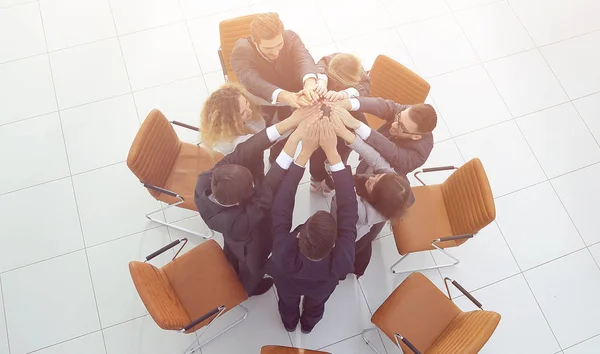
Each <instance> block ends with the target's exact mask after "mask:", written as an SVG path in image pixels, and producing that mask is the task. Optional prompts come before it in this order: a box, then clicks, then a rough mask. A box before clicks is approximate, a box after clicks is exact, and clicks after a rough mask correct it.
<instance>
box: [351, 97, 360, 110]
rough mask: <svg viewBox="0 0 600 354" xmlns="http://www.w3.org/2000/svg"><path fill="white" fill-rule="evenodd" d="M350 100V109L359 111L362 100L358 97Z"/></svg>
mask: <svg viewBox="0 0 600 354" xmlns="http://www.w3.org/2000/svg"><path fill="white" fill-rule="evenodd" d="M348 101H350V105H351V107H350V111H358V110H359V109H360V101H359V100H358V98H351V99H349V100H348Z"/></svg>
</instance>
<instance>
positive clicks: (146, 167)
mask: <svg viewBox="0 0 600 354" xmlns="http://www.w3.org/2000/svg"><path fill="white" fill-rule="evenodd" d="M171 124H175V125H179V126H182V127H184V128H188V129H192V130H196V131H197V130H198V128H195V127H192V126H190V125H187V124H184V123H180V122H176V121H173V122H169V121H168V120H167V118H165V116H164V115H163V114H162V113H161V112H160V111H159V110H157V109H155V110H152V112H150V114H148V117H147V118H146V120H145V121H144V123H143V124H142V126H141V127H140V130H139V131H138V133H137V135H136V137H135V139H134V140H133V144H132V145H131V148H130V149H129V155H128V156H127V166H128V167H129V169H130V170H131V172H133V174H134V175H136V177H137V178H138V179H139V180H140V182H141V183H142V184H143V185H144V187H146V188H147V189H148V192H150V194H151V195H152V196H153V197H154V198H155V199H156V200H159V201H161V202H164V203H166V204H168V205H167V206H166V207H163V208H160V209H158V210H155V211H153V212H151V213H148V214H147V215H146V217H147V218H148V219H150V220H152V221H154V222H157V223H159V224H162V225H165V226H168V227H172V228H175V229H178V230H181V231H184V232H187V233H190V234H193V235H196V236H200V237H203V238H210V237H212V235H213V234H214V233H213V231H212V230H211V231H210V233H211V234H210V235H208V236H207V235H202V234H199V233H197V232H195V231H191V230H188V229H185V228H183V227H180V226H177V225H173V224H171V223H168V222H165V221H163V220H160V219H156V218H153V217H152V214H155V213H157V212H160V211H163V210H166V209H168V208H172V207H179V208H185V209H189V210H193V211H198V210H197V208H196V205H195V204H194V189H195V188H196V181H197V179H198V175H200V174H201V173H202V172H204V171H208V170H210V169H211V168H213V167H214V165H215V164H216V163H217V162H218V161H219V160H221V159H222V158H223V155H221V154H215V155H214V156H212V155H210V154H209V153H208V152H207V151H206V150H204V149H203V148H201V147H200V146H198V145H196V144H190V143H185V142H183V141H181V140H179V138H178V137H177V133H175V130H174V129H173V127H172V126H171Z"/></svg>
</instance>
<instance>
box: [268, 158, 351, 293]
mask: <svg viewBox="0 0 600 354" xmlns="http://www.w3.org/2000/svg"><path fill="white" fill-rule="evenodd" d="M303 174H304V168H301V167H298V166H297V165H295V164H292V166H291V167H290V169H289V172H288V173H287V175H286V176H285V177H284V178H283V182H282V184H281V187H280V188H279V190H278V191H277V194H276V195H275V201H274V202H273V209H272V211H271V213H272V215H273V254H272V256H271V258H270V259H269V262H268V264H267V272H268V273H269V274H271V275H273V276H274V277H275V278H283V279H284V283H285V284H286V286H287V287H290V288H291V289H288V290H292V291H294V292H298V293H303V289H307V288H311V287H316V286H320V285H327V286H326V287H327V288H329V287H328V285H329V284H331V283H334V284H337V282H338V280H339V278H340V277H341V276H343V275H345V274H348V273H351V272H353V271H354V253H355V252H354V251H355V247H354V242H355V240H356V222H357V221H358V205H357V201H356V193H355V192H354V180H353V177H352V170H351V169H350V167H348V166H346V168H345V169H344V170H342V171H337V172H333V173H332V175H333V180H334V182H335V190H336V195H337V196H338V209H337V226H338V230H337V231H338V235H337V240H336V243H335V247H334V248H333V249H332V251H331V253H330V254H329V255H328V256H327V257H325V258H324V259H322V260H320V261H318V262H315V261H311V260H309V259H308V258H306V257H305V256H304V255H303V254H302V253H301V252H300V250H299V248H298V239H297V238H296V236H297V234H298V232H300V230H301V229H302V227H303V225H300V226H298V227H297V228H296V229H294V230H293V231H292V232H291V233H290V229H291V227H292V214H293V211H294V204H295V197H296V190H297V189H298V183H299V182H300V179H302V175H303ZM279 280H280V279H276V282H278V283H279Z"/></svg>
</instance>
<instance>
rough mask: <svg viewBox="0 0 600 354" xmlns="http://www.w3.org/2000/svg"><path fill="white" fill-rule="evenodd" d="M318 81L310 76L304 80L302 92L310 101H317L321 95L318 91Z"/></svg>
mask: <svg viewBox="0 0 600 354" xmlns="http://www.w3.org/2000/svg"><path fill="white" fill-rule="evenodd" d="M316 89H317V82H316V80H315V79H313V78H310V79H307V80H306V81H304V88H303V89H302V91H301V92H302V94H303V95H304V96H305V97H306V98H307V99H308V101H309V102H310V103H316V102H317V101H318V100H319V98H321V97H320V95H319V94H318V93H317V91H316Z"/></svg>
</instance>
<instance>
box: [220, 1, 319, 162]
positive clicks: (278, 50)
mask: <svg viewBox="0 0 600 354" xmlns="http://www.w3.org/2000/svg"><path fill="white" fill-rule="evenodd" d="M250 34H251V35H250V37H247V38H240V39H238V40H237V42H236V43H235V45H234V47H233V51H232V52H231V56H230V61H231V67H232V68H233V71H234V72H235V75H236V76H237V77H238V79H239V80H240V83H241V84H242V85H243V86H244V87H245V88H246V89H247V90H248V91H249V92H250V93H251V94H253V95H254V96H256V97H258V98H259V99H261V100H262V102H261V101H258V102H257V103H262V104H261V109H262V111H263V112H264V113H266V114H267V116H268V117H269V118H268V119H267V125H271V124H272V123H274V121H275V120H282V119H285V118H287V117H289V116H290V114H291V112H292V110H291V109H292V108H298V107H304V106H309V105H311V104H313V103H315V102H316V101H317V100H318V98H319V96H320V95H324V94H325V93H326V91H327V87H326V86H323V85H322V84H317V66H316V64H315V60H314V59H313V57H312V56H311V55H310V53H309V52H308V50H307V49H306V47H305V46H304V43H302V40H301V39H300V37H298V35H297V34H296V33H295V32H293V31H290V30H285V29H284V27H283V23H282V22H281V20H280V19H279V15H278V14H277V13H274V12H269V13H265V14H260V15H257V16H256V18H255V19H254V20H253V21H252V23H251V24H250ZM265 101H266V102H265ZM275 105H276V106H275ZM275 116H277V118H276V119H275ZM282 148H283V142H281V143H279V144H276V145H275V146H274V147H273V148H272V149H271V154H270V156H269V162H271V163H273V162H274V161H275V157H276V156H277V155H278V154H279V152H280V151H281V149H282Z"/></svg>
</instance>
